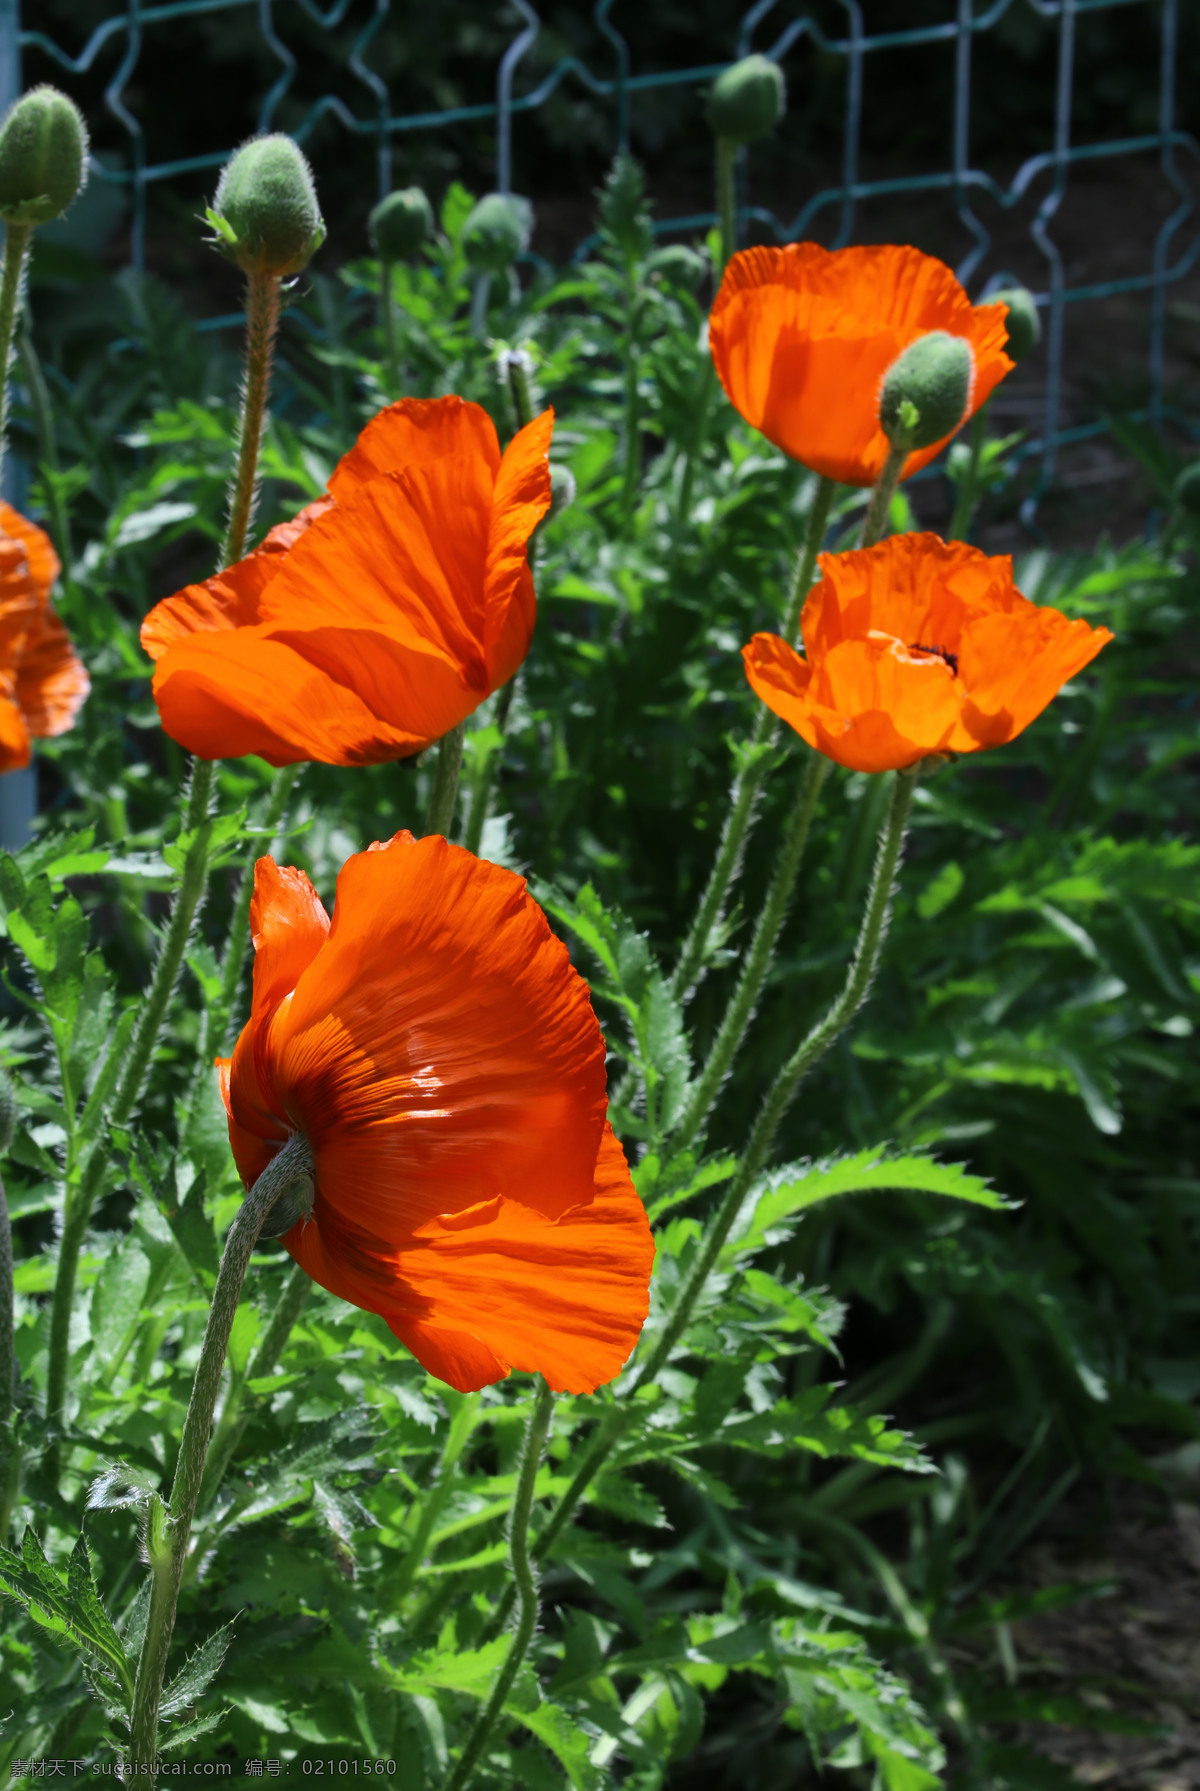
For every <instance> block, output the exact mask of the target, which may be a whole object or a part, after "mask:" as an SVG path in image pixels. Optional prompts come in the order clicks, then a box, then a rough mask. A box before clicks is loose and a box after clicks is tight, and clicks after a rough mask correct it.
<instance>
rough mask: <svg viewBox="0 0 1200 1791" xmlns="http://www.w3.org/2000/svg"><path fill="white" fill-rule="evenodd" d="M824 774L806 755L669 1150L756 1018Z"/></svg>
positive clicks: (691, 1128)
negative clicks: (744, 946)
mask: <svg viewBox="0 0 1200 1791" xmlns="http://www.w3.org/2000/svg"><path fill="white" fill-rule="evenodd" d="M828 771H829V760H828V759H826V758H824V757H822V755H821V754H820V753H811V754H810V755H809V760H808V764H807V766H806V767H805V773H804V778H803V780H802V782H801V785H800V791H799V795H798V797H797V800H796V805H795V807H794V809H793V811H792V819H791V825H790V826H789V828H788V831H787V834H786V835H785V837H784V842H783V848H782V850H781V851H780V854H779V858H778V860H777V862H776V866H775V875H774V876H773V877H772V879H771V887H770V889H769V890H768V891H767V899H766V901H765V902H764V903H763V906H762V912H761V913H760V914H759V917H758V925H757V927H756V928H755V931H754V940H753V943H752V944H751V946H750V950H749V951H748V952H747V954H746V960H745V963H744V964H743V966H742V974H741V977H740V979H739V981H738V985H737V988H736V989H735V990H734V993H733V998H732V1000H731V1001H730V1003H729V1006H728V1007H727V1008H726V1010H725V1017H724V1019H723V1020H722V1021H721V1027H720V1031H719V1032H718V1033H717V1036H716V1039H715V1040H714V1042H713V1046H712V1049H711V1051H710V1052H709V1054H708V1061H707V1063H706V1064H705V1066H704V1069H703V1071H702V1072H701V1074H700V1077H699V1080H698V1081H697V1083H696V1085H695V1087H694V1088H693V1090H692V1095H691V1099H690V1100H689V1101H688V1104H687V1106H686V1107H685V1109H684V1111H683V1114H682V1115H681V1117H680V1120H679V1123H678V1125H677V1126H676V1127H675V1129H674V1132H673V1134H672V1139H671V1147H672V1149H673V1150H686V1149H687V1147H688V1145H689V1144H690V1143H691V1142H692V1140H693V1139H694V1138H695V1136H696V1134H697V1133H698V1132H699V1131H700V1130H701V1128H702V1127H703V1125H704V1122H705V1120H706V1119H707V1118H708V1115H709V1113H710V1112H711V1110H712V1107H713V1103H714V1102H715V1101H716V1098H717V1096H718V1094H719V1093H720V1091H721V1086H722V1084H723V1083H724V1081H725V1078H726V1076H727V1075H728V1074H729V1072H730V1069H731V1068H732V1066H733V1060H734V1058H735V1056H736V1055H737V1050H738V1046H739V1045H740V1044H741V1042H742V1040H743V1038H744V1037H745V1035H746V1029H747V1027H748V1026H749V1024H750V1022H751V1020H752V1019H753V1017H754V1010H755V1008H756V1007H757V1005H758V998H759V996H760V995H761V993H762V988H763V984H764V983H765V982H766V980H767V972H768V971H769V970H770V968H771V960H772V958H773V957H774V956H775V944H776V941H777V940H778V938H779V933H780V929H781V928H782V926H783V923H784V921H785V919H786V918H787V911H788V906H789V904H790V902H791V899H792V891H793V889H794V888H795V885H796V877H797V875H798V874H799V870H800V864H801V861H802V859H803V857H804V848H805V845H806V844H807V842H808V835H809V829H810V828H811V826H812V821H813V816H814V814H815V813H816V809H817V802H818V799H819V798H820V794H821V788H822V786H823V784H824V782H825V778H826V775H827V773H828Z"/></svg>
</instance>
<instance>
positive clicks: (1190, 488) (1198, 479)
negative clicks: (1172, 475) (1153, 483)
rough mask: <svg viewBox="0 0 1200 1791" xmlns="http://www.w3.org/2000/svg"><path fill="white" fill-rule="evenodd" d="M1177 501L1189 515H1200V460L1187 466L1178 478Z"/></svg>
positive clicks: (1176, 484) (1176, 485) (1176, 487)
mask: <svg viewBox="0 0 1200 1791" xmlns="http://www.w3.org/2000/svg"><path fill="white" fill-rule="evenodd" d="M1175 502H1176V503H1177V504H1178V505H1179V508H1180V509H1181V510H1186V511H1187V514H1188V515H1189V516H1197V517H1200V460H1193V461H1192V462H1191V463H1190V464H1189V465H1188V466H1185V467H1184V469H1183V471H1182V472H1181V473H1180V475H1179V477H1178V478H1177V479H1176V481H1175Z"/></svg>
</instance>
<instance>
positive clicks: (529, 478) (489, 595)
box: [483, 410, 554, 690]
mask: <svg viewBox="0 0 1200 1791" xmlns="http://www.w3.org/2000/svg"><path fill="white" fill-rule="evenodd" d="M553 428H554V412H553V411H552V410H547V411H543V413H542V415H541V416H540V417H535V418H534V419H533V421H532V422H531V423H527V424H526V426H525V428H524V429H522V430H521V431H520V433H519V434H518V435H515V436H514V437H513V439H512V441H511V442H509V444H508V447H507V448H506V449H505V450H504V459H503V461H502V462H501V466H500V476H499V478H498V479H497V480H496V491H495V497H494V499H493V503H492V514H491V521H490V525H489V530H488V546H487V570H486V574H485V579H484V612H485V614H484V633H483V645H484V658H485V661H486V665H487V681H488V686H489V688H490V689H492V690H496V689H498V688H499V686H500V685H501V684H506V683H507V682H508V680H509V679H510V678H511V677H512V675H513V673H514V672H515V671H516V669H517V667H518V666H519V665H520V664H521V663H522V662H523V660H524V658H525V655H526V654H527V653H528V651H529V643H530V641H531V640H532V639H533V625H534V620H535V616H536V611H537V603H536V599H535V596H534V589H533V575H532V573H531V572H530V570H529V561H528V548H529V537H530V536H531V535H532V533H533V531H534V529H535V528H536V527H537V525H538V523H539V522H540V521H541V520H542V517H543V516H545V514H546V512H547V510H549V508H550V460H549V453H550V436H551V433H552V431H553Z"/></svg>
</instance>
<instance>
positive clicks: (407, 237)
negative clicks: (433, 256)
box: [367, 187, 433, 261]
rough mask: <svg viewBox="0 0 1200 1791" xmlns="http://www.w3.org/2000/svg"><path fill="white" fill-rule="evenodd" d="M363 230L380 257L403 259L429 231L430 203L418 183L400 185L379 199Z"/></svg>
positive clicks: (419, 245) (419, 243)
mask: <svg viewBox="0 0 1200 1791" xmlns="http://www.w3.org/2000/svg"><path fill="white" fill-rule="evenodd" d="M367 231H368V234H369V235H370V238H371V246H372V248H373V249H374V250H375V253H376V254H377V255H378V257H379V259H380V260H381V261H407V259H408V257H409V256H410V255H415V254H416V252H417V250H418V249H419V248H420V247H421V245H422V244H423V243H425V242H428V240H429V238H430V237H431V236H432V235H433V207H432V205H430V203H429V200H428V199H427V198H426V196H425V194H424V193H423V192H422V191H421V189H420V187H403V188H401V189H400V191H399V192H395V193H389V194H388V196H387V198H386V199H381V200H380V202H379V204H378V205H377V206H376V207H375V209H374V211H373V212H372V213H371V215H370V217H369V218H368V219H367Z"/></svg>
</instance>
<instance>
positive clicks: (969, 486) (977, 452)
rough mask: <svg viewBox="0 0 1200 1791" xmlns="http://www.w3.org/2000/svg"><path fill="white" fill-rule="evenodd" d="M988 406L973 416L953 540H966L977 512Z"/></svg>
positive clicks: (951, 537) (957, 498)
mask: <svg viewBox="0 0 1200 1791" xmlns="http://www.w3.org/2000/svg"><path fill="white" fill-rule="evenodd" d="M989 402H990V400H989ZM987 408H988V407H987V404H986V403H985V404H981V405H980V407H979V409H978V410H977V411H976V412H975V415H974V416H973V417H972V418H971V427H970V431H969V433H968V436H967V439H968V441H969V442H970V444H971V456H970V459H969V460H968V461H967V464H966V466H965V468H964V469H963V476H962V480H961V482H960V484H959V487H958V495H957V497H956V498H955V502H954V514H953V516H952V517H951V518H950V537H949V538H950V540H951V541H965V540H967V538H968V536H969V535H970V532H971V519H972V517H973V516H974V514H975V503H976V498H977V496H978V492H979V462H980V461H981V460H982V458H983V444H984V442H985V441H986V440H987Z"/></svg>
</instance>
